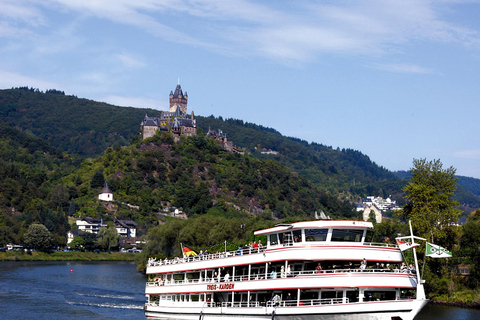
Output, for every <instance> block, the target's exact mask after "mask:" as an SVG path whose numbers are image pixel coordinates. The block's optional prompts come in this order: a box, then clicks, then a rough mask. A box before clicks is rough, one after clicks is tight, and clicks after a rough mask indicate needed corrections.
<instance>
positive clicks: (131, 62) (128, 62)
mask: <svg viewBox="0 0 480 320" xmlns="http://www.w3.org/2000/svg"><path fill="white" fill-rule="evenodd" d="M117 58H118V60H120V62H121V63H122V64H123V65H124V66H125V67H128V68H143V67H145V63H143V62H142V61H139V60H137V59H135V58H132V57H130V56H127V55H125V54H117Z"/></svg>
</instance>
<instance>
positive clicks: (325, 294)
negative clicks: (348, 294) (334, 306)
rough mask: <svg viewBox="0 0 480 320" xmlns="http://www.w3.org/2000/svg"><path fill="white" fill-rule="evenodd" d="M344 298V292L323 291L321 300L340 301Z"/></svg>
mask: <svg viewBox="0 0 480 320" xmlns="http://www.w3.org/2000/svg"><path fill="white" fill-rule="evenodd" d="M342 297H343V291H322V293H321V299H339V298H342Z"/></svg>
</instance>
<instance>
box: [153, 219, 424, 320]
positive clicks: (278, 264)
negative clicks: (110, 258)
mask: <svg viewBox="0 0 480 320" xmlns="http://www.w3.org/2000/svg"><path fill="white" fill-rule="evenodd" d="M254 234H255V236H256V238H258V239H259V241H258V242H256V243H255V244H254V245H252V246H249V247H245V248H239V250H235V251H226V252H216V253H208V254H203V255H201V256H197V257H189V258H187V257H184V258H175V259H169V260H164V261H154V260H150V261H149V263H148V266H147V274H148V276H149V282H148V283H147V285H146V290H145V293H146V295H147V297H148V302H147V304H146V312H148V311H151V312H153V313H155V312H159V313H165V314H175V317H178V316H179V314H183V313H192V314H197V315H198V314H205V315H207V314H212V315H217V316H218V315H225V316H228V315H230V314H232V315H233V314H237V315H238V314H250V315H252V316H253V315H255V316H258V317H260V318H261V317H262V316H265V315H271V314H272V312H273V314H276V315H278V316H280V315H281V314H285V315H295V314H297V313H302V314H304V313H306V314H310V313H312V314H318V312H324V313H335V312H339V310H340V309H338V308H339V307H341V308H342V309H341V310H342V312H344V311H343V310H351V312H352V313H355V312H357V311H358V312H364V313H365V312H367V311H366V310H367V309H365V305H369V304H372V303H377V302H382V303H383V304H382V308H384V309H385V310H384V311H385V312H387V311H386V310H388V309H389V308H393V309H395V308H396V310H397V311H398V310H400V311H398V312H399V314H402V312H407V311H405V310H407V309H408V308H407V307H405V310H404V311H402V310H403V309H404V307H403V306H404V305H406V304H405V302H407V301H412V297H413V296H414V295H415V288H416V285H417V284H416V281H417V280H416V277H415V276H414V275H413V274H411V273H410V272H408V271H407V270H404V269H401V267H400V266H401V263H402V255H401V252H400V250H399V249H398V248H397V247H396V245H392V244H387V243H381V244H380V243H372V239H373V225H372V223H370V222H364V221H333V220H327V221H305V222H297V223H292V224H281V225H277V226H275V227H273V228H269V229H264V230H259V231H256V232H255V233H254ZM261 239H263V241H261ZM345 308H347V309H345ZM362 308H363V309H362ZM361 310H364V311H361ZM410 311H411V310H410ZM379 314H382V312H380V313H379ZM379 319H381V318H379ZM388 319H390V318H388ZM400 319H403V318H401V317H400ZM405 319H407V317H406V318H405Z"/></svg>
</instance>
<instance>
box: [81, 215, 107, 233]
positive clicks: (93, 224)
mask: <svg viewBox="0 0 480 320" xmlns="http://www.w3.org/2000/svg"><path fill="white" fill-rule="evenodd" d="M75 223H76V224H77V226H78V230H79V231H83V232H90V233H95V234H97V233H98V231H100V228H101V227H106V226H107V224H106V223H105V222H104V221H103V220H102V219H97V218H83V219H82V220H77V221H76V222H75Z"/></svg>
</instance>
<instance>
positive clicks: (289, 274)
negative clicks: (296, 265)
mask: <svg viewBox="0 0 480 320" xmlns="http://www.w3.org/2000/svg"><path fill="white" fill-rule="evenodd" d="M285 274H286V276H287V277H291V276H292V268H291V267H290V265H288V266H287V270H285Z"/></svg>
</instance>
